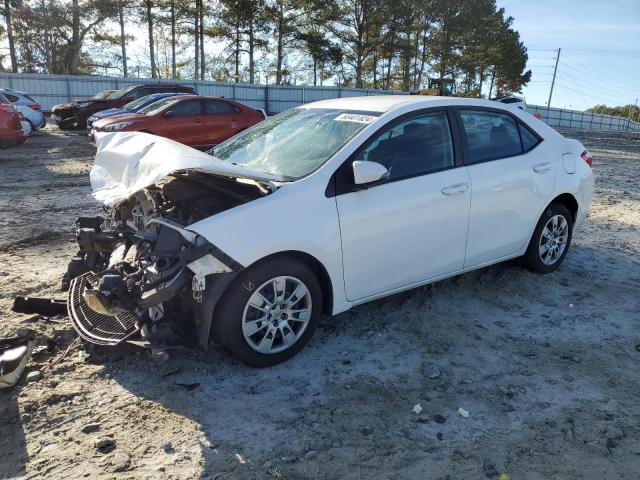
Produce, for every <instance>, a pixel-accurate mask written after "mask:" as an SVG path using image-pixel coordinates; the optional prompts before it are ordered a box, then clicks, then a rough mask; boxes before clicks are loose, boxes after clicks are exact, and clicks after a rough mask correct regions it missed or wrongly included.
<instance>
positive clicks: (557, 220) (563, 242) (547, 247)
mask: <svg viewBox="0 0 640 480" xmlns="http://www.w3.org/2000/svg"><path fill="white" fill-rule="evenodd" d="M568 241H569V222H567V219H566V218H564V216H562V215H554V216H553V217H551V218H550V219H549V220H548V221H547V223H546V224H545V226H544V228H543V229H542V234H541V235H540V242H539V244H538V255H539V256H540V260H542V263H544V264H545V265H553V264H554V263H556V262H557V261H558V259H559V258H560V257H562V254H563V253H564V251H565V249H566V248H567V242H568Z"/></svg>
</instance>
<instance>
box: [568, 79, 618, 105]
mask: <svg viewBox="0 0 640 480" xmlns="http://www.w3.org/2000/svg"><path fill="white" fill-rule="evenodd" d="M558 85H560V86H561V87H562V88H564V89H567V90H571V91H572V92H576V93H579V94H581V95H585V96H587V97H591V98H595V99H596V100H601V101H603V102H608V103H614V104H616V105H621V106H622V105H625V104H624V103H619V102H612V101H611V100H610V99H607V98H602V97H598V96H596V95H591V94H589V93H585V92H582V91H580V90H576V89H574V88H571V87H569V86H567V85H565V84H564V83H562V82H558Z"/></svg>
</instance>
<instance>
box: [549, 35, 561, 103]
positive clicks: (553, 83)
mask: <svg viewBox="0 0 640 480" xmlns="http://www.w3.org/2000/svg"><path fill="white" fill-rule="evenodd" d="M558 61H560V48H558V55H557V56H556V66H555V67H553V78H552V79H551V90H549V101H548V102H547V107H551V95H553V86H554V85H555V83H556V72H557V71H558Z"/></svg>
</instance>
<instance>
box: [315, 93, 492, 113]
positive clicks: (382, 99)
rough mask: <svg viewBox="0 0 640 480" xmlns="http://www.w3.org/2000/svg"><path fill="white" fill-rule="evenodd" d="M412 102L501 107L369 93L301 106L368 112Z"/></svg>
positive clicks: (471, 101) (470, 101)
mask: <svg viewBox="0 0 640 480" xmlns="http://www.w3.org/2000/svg"><path fill="white" fill-rule="evenodd" d="M409 104H413V105H412V106H414V108H427V107H437V106H447V105H460V106H465V105H467V106H478V107H492V108H496V107H498V108H501V107H502V105H501V104H497V105H496V102H492V101H490V100H480V99H477V98H459V97H438V96H426V95H370V96H362V97H345V98H332V99H330V100H320V101H318V102H313V103H307V104H306V105H303V108H338V109H344V110H360V111H369V112H380V113H384V112H388V111H390V110H393V109H395V108H398V107H400V106H405V105H409Z"/></svg>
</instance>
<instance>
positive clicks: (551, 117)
mask: <svg viewBox="0 0 640 480" xmlns="http://www.w3.org/2000/svg"><path fill="white" fill-rule="evenodd" d="M150 81H152V80H150V79H147V78H118V77H97V76H95V77H94V76H84V75H82V76H80V75H42V74H35V73H5V72H0V87H8V88H13V89H14V90H21V91H24V92H28V93H29V94H30V95H32V96H33V97H34V98H35V99H36V100H38V101H39V102H40V103H41V104H42V106H43V109H44V110H45V111H49V110H51V108H52V107H53V106H54V105H56V104H58V103H66V102H69V101H71V100H72V99H74V98H82V97H90V96H92V95H94V94H96V93H97V92H100V91H102V90H110V89H117V88H122V87H125V86H127V85H131V84H134V83H140V84H141V83H147V82H150ZM153 81H154V82H155V81H158V80H153ZM159 81H162V80H159ZM165 81H171V82H179V83H181V84H183V85H190V86H193V87H194V88H195V89H196V91H197V92H198V93H199V94H200V95H210V96H216V97H225V98H230V99H233V100H237V101H239V102H241V103H244V104H245V105H248V106H250V107H253V108H263V109H265V110H266V111H267V112H268V113H270V114H274V113H280V112H283V111H285V110H288V109H289V108H292V107H295V106H297V105H301V104H303V103H308V102H313V101H316V100H324V99H327V98H338V97H354V96H362V95H381V94H393V95H405V94H406V92H399V91H397V90H365V89H360V88H338V87H313V86H286V85H251V84H247V83H223V82H201V81H195V80H176V81H174V80H165ZM527 111H528V112H529V113H532V114H533V113H536V112H537V113H539V114H540V115H541V118H542V120H544V121H545V122H547V123H548V124H549V125H551V126H552V127H563V128H581V129H589V130H626V131H640V123H639V122H631V121H629V120H628V119H626V118H622V117H613V116H611V115H598V114H595V113H588V112H580V111H576V110H564V109H561V108H549V107H543V106H536V105H529V107H528V108H527Z"/></svg>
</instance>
